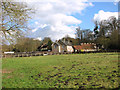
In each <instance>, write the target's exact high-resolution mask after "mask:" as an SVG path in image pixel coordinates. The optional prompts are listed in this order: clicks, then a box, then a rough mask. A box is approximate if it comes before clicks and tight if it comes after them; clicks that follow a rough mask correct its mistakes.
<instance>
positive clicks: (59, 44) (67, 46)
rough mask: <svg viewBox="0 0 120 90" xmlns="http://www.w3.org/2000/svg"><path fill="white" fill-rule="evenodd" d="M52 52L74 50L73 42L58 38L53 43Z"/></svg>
mask: <svg viewBox="0 0 120 90" xmlns="http://www.w3.org/2000/svg"><path fill="white" fill-rule="evenodd" d="M52 52H54V53H64V52H74V49H73V47H72V43H71V42H70V41H69V40H67V39H64V40H58V41H56V42H54V43H53V44H52Z"/></svg>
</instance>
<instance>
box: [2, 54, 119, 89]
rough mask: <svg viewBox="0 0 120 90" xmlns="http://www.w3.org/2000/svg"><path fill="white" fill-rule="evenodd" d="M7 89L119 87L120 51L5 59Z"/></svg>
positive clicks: (4, 77) (4, 69) (3, 83)
mask: <svg viewBox="0 0 120 90" xmlns="http://www.w3.org/2000/svg"><path fill="white" fill-rule="evenodd" d="M2 68H3V71H6V72H4V73H3V76H2V77H3V81H2V87H4V88H55V87H56V88H117V87H118V86H119V85H118V78H119V77H120V75H118V54H117V53H96V54H92V53H90V54H71V55H51V56H36V57H20V58H4V59H3V60H2Z"/></svg>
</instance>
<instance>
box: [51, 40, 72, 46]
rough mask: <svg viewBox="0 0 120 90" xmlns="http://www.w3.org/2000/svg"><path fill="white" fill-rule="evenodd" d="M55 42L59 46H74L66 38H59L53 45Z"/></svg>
mask: <svg viewBox="0 0 120 90" xmlns="http://www.w3.org/2000/svg"><path fill="white" fill-rule="evenodd" d="M54 44H57V45H58V46H59V45H65V46H72V44H71V42H70V41H68V40H65V41H64V40H58V41H56V42H55V43H53V45H54Z"/></svg>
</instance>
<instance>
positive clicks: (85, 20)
mask: <svg viewBox="0 0 120 90" xmlns="http://www.w3.org/2000/svg"><path fill="white" fill-rule="evenodd" d="M86 1H87V0H86ZM28 5H29V6H31V7H33V8H34V9H35V10H36V13H35V15H32V16H33V19H32V20H30V21H29V23H28V24H29V27H30V28H32V31H31V32H30V33H29V36H30V37H32V38H36V39H43V38H44V37H50V38H51V39H52V40H53V41H55V40H58V39H61V38H62V37H64V36H65V35H69V36H70V37H73V38H75V30H76V27H78V26H80V27H81V29H90V30H93V29H94V26H95V25H94V21H95V20H97V21H101V20H105V19H108V18H109V17H110V16H115V17H116V18H117V17H118V16H117V15H118V13H117V12H118V6H117V5H115V3H114V2H83V0H45V1H39V2H32V3H28Z"/></svg>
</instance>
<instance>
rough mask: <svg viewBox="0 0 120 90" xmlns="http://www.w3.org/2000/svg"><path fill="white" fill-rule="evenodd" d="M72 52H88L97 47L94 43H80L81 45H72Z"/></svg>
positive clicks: (95, 49)
mask: <svg viewBox="0 0 120 90" xmlns="http://www.w3.org/2000/svg"><path fill="white" fill-rule="evenodd" d="M73 47H74V52H82V51H84V52H89V51H97V50H98V48H97V46H96V44H94V43H81V45H74V46H73Z"/></svg>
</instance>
